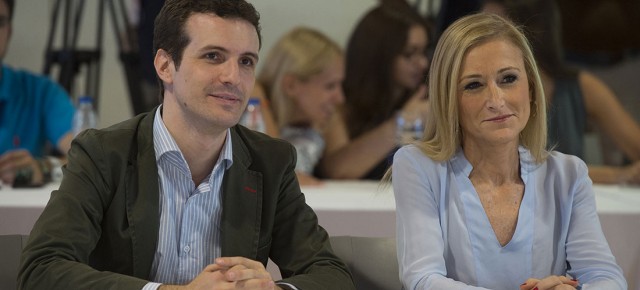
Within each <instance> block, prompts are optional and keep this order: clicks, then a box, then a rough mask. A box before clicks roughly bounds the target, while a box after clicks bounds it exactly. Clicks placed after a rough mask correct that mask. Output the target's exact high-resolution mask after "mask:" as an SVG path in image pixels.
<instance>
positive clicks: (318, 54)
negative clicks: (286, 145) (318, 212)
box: [257, 27, 345, 185]
mask: <svg viewBox="0 0 640 290" xmlns="http://www.w3.org/2000/svg"><path fill="white" fill-rule="evenodd" d="M344 70H345V69H344V57H343V53H342V49H341V48H340V47H339V46H338V45H337V44H336V43H335V42H334V41H333V40H331V39H329V38H328V37H327V36H325V35H324V34H323V33H321V32H319V31H317V30H314V29H311V28H306V27H298V28H295V29H293V30H291V31H290V32H289V33H287V34H285V35H284V36H283V37H282V38H280V40H279V41H278V42H277V43H276V44H275V45H274V46H273V48H272V49H271V51H270V53H269V55H268V56H267V58H266V59H265V60H264V64H263V67H262V70H261V71H260V73H259V75H258V79H257V82H258V83H259V84H260V85H262V86H263V88H264V91H265V93H266V96H267V99H268V100H269V101H270V103H271V110H273V113H274V119H275V121H276V124H277V128H278V133H279V135H280V138H282V139H284V140H287V141H289V142H291V144H293V145H294V146H295V147H296V150H297V153H298V160H297V164H296V173H297V175H298V181H299V182H300V184H301V185H313V184H317V183H318V182H319V180H317V179H316V178H315V177H313V170H314V168H315V166H316V164H317V162H318V160H319V159H320V157H321V156H322V154H323V152H324V137H323V135H324V134H325V133H326V132H325V129H326V125H327V123H328V121H329V120H330V119H331V117H332V116H333V115H334V112H336V108H337V106H338V105H340V104H342V103H343V102H344V96H343V92H342V81H343V80H344V74H345V72H344Z"/></svg>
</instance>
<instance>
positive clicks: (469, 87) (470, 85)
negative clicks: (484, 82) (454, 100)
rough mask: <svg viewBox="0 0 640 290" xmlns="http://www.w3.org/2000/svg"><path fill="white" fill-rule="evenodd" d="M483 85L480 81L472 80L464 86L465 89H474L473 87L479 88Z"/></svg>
mask: <svg viewBox="0 0 640 290" xmlns="http://www.w3.org/2000/svg"><path fill="white" fill-rule="evenodd" d="M480 86H481V84H480V82H472V83H469V84H467V85H466V86H464V89H465V90H473V89H477V88H479V87H480Z"/></svg>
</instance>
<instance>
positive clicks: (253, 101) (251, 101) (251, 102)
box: [249, 98, 260, 105]
mask: <svg viewBox="0 0 640 290" xmlns="http://www.w3.org/2000/svg"><path fill="white" fill-rule="evenodd" d="M249 105H260V99H258V98H250V99H249Z"/></svg>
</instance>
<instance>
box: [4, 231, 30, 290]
mask: <svg viewBox="0 0 640 290" xmlns="http://www.w3.org/2000/svg"><path fill="white" fill-rule="evenodd" d="M28 239H29V236H27V235H0V289H16V288H17V287H18V286H17V285H16V280H17V278H18V267H19V266H20V253H22V248H23V247H24V245H25V244H26V243H27V240H28Z"/></svg>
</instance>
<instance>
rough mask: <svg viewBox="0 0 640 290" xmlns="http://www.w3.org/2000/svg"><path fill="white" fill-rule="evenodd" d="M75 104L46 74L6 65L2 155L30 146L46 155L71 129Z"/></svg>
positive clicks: (0, 93)
mask: <svg viewBox="0 0 640 290" xmlns="http://www.w3.org/2000/svg"><path fill="white" fill-rule="evenodd" d="M74 112H75V107H74V106H73V102H72V100H71V97H69V94H67V92H66V91H65V90H64V89H63V88H62V87H61V86H59V85H58V84H57V83H55V82H54V81H52V80H50V79H48V78H47V77H44V76H38V75H35V74H32V73H29V72H26V71H22V70H15V69H13V68H10V67H8V66H6V65H4V64H3V65H2V76H0V154H3V153H4V152H6V151H9V150H13V149H27V150H29V152H31V155H33V156H34V157H42V156H43V155H45V152H44V149H45V144H47V142H50V143H51V144H52V145H53V146H54V147H55V146H57V145H58V141H60V138H62V137H63V136H64V135H65V134H66V133H67V132H70V131H71V126H72V124H71V123H72V120H73V114H74Z"/></svg>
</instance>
